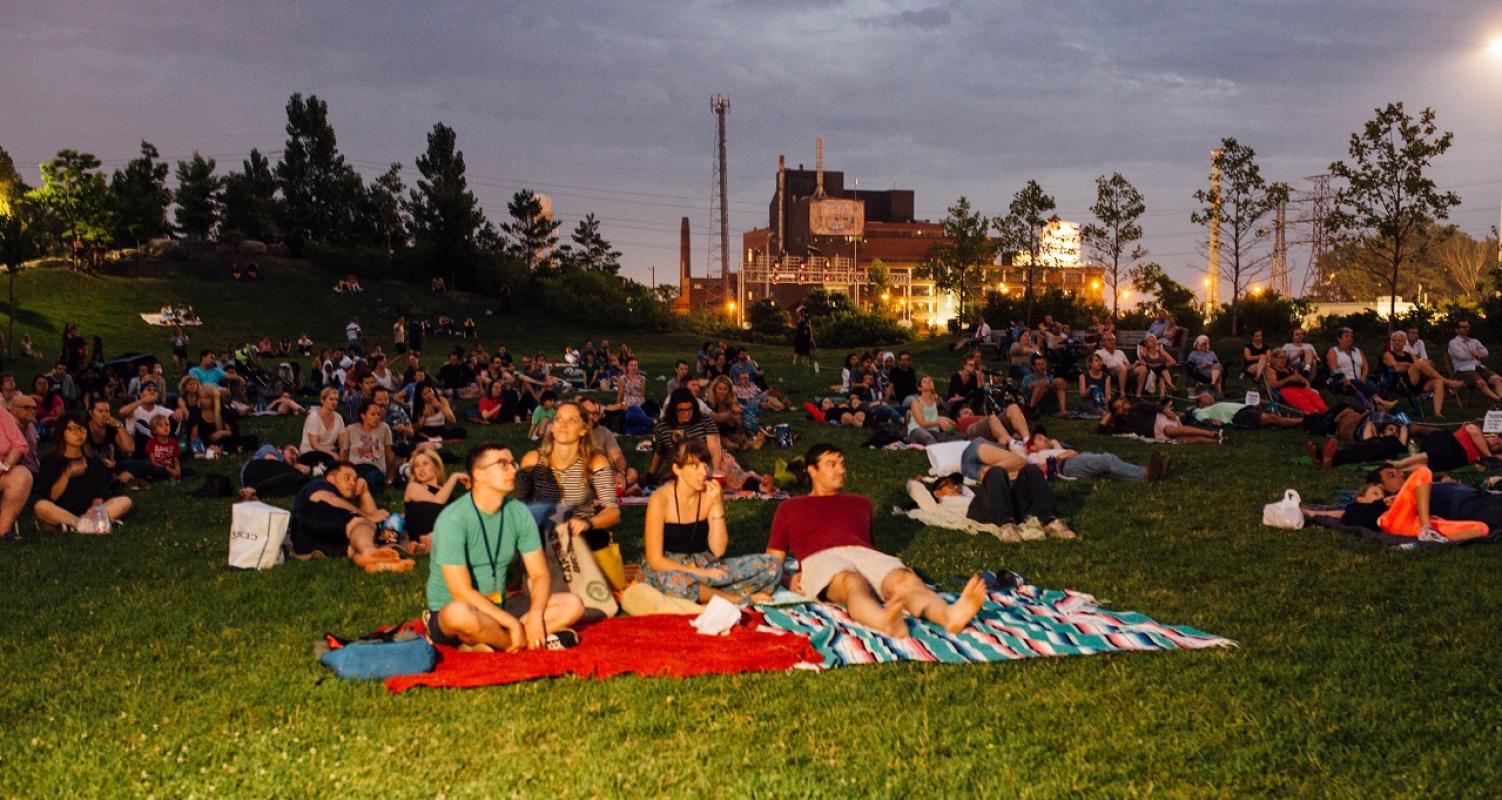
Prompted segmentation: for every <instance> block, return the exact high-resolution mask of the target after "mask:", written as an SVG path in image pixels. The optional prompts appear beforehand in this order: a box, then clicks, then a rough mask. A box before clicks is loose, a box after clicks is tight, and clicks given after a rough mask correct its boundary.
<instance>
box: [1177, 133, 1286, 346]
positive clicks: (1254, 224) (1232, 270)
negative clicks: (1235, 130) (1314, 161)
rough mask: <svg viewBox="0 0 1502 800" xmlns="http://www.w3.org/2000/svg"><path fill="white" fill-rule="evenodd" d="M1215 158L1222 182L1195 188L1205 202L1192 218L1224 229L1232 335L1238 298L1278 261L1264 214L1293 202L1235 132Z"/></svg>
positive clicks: (1223, 253)
mask: <svg viewBox="0 0 1502 800" xmlns="http://www.w3.org/2000/svg"><path fill="white" fill-rule="evenodd" d="M1214 162H1215V164H1214V166H1218V167H1219V169H1220V184H1219V185H1218V186H1216V187H1214V188H1213V189H1200V190H1199V191H1197V192H1195V193H1194V199H1195V200H1198V201H1199V202H1200V204H1201V206H1202V207H1201V208H1200V210H1198V211H1195V212H1193V213H1191V214H1190V215H1189V219H1190V221H1191V222H1193V223H1194V224H1196V225H1213V226H1215V227H1216V228H1218V229H1219V241H1220V250H1221V253H1220V277H1222V278H1224V279H1225V280H1228V281H1230V282H1231V335H1232V336H1235V335H1236V333H1237V322H1238V319H1237V302H1238V301H1239V300H1240V299H1241V296H1242V295H1243V294H1245V293H1246V291H1247V289H1249V288H1250V287H1251V285H1252V284H1253V283H1254V282H1255V281H1256V280H1257V279H1258V278H1259V277H1261V276H1262V275H1264V274H1265V273H1266V272H1267V268H1268V266H1269V265H1270V263H1271V261H1272V252H1271V251H1270V250H1266V249H1264V248H1263V245H1264V243H1265V242H1266V241H1267V238H1268V237H1269V236H1270V235H1272V233H1273V231H1272V229H1271V228H1269V227H1268V226H1266V225H1264V224H1263V220H1264V219H1266V218H1267V215H1268V214H1271V213H1273V211H1275V210H1276V209H1277V208H1278V206H1280V205H1282V204H1284V203H1287V202H1288V186H1287V184H1283V183H1276V182H1275V183H1268V182H1267V180H1266V179H1265V178H1263V177H1262V168H1261V167H1259V166H1258V165H1257V153H1256V151H1254V150H1252V148H1250V147H1247V146H1246V145H1244V144H1241V143H1240V142H1238V141H1236V139H1235V138H1230V137H1228V138H1225V139H1222V140H1220V151H1219V153H1218V154H1217V155H1216V156H1215V158H1214Z"/></svg>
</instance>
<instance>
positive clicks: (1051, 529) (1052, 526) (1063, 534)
mask: <svg viewBox="0 0 1502 800" xmlns="http://www.w3.org/2000/svg"><path fill="white" fill-rule="evenodd" d="M1043 531H1044V532H1045V533H1047V534H1048V535H1049V536H1050V537H1052V538H1054V539H1078V538H1080V537H1079V534H1077V533H1075V532H1074V531H1072V530H1070V529H1069V526H1068V525H1066V524H1065V523H1064V520H1063V519H1056V520H1054V521H1053V522H1050V523H1048V524H1047V525H1044V526H1043Z"/></svg>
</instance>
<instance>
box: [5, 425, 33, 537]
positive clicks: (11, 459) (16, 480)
mask: <svg viewBox="0 0 1502 800" xmlns="http://www.w3.org/2000/svg"><path fill="white" fill-rule="evenodd" d="M34 402H35V401H33V400H32V399H31V398H30V397H26V398H24V399H19V398H18V399H17V400H16V404H17V405H21V406H26V407H27V408H26V409H25V410H23V416H28V415H29V414H27V413H26V412H29V411H30V410H32V409H34V408H35V406H33V405H32V403H34ZM34 446H35V445H34V443H32V442H31V441H29V439H28V437H27V436H26V433H25V432H24V431H22V430H21V424H20V423H19V422H18V421H17V420H16V418H15V417H13V416H11V413H10V412H9V411H7V410H6V409H4V408H0V537H3V538H5V539H16V540H19V539H20V538H21V529H20V527H19V525H18V523H17V519H19V518H20V516H21V512H22V511H23V510H25V508H26V499H27V498H28V497H30V496H31V487H32V485H33V481H32V478H33V476H32V474H31V470H29V469H27V468H26V467H25V466H23V465H22V461H23V459H25V458H26V456H27V454H29V453H30V452H31V449H32V448H33V447H34Z"/></svg>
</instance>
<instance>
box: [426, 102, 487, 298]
mask: <svg viewBox="0 0 1502 800" xmlns="http://www.w3.org/2000/svg"><path fill="white" fill-rule="evenodd" d="M457 143H458V137H457V135H456V134H455V133H454V129H453V128H450V127H449V126H447V125H444V124H443V123H441V122H440V123H437V124H435V125H434V126H433V130H432V131H430V132H429V133H428V149H427V150H426V151H425V152H424V153H423V154H422V155H420V156H418V157H417V171H418V173H419V174H420V175H421V176H422V177H421V178H419V179H418V180H417V186H416V187H415V188H413V189H412V191H411V193H410V195H409V198H408V200H407V212H408V214H410V215H411V217H412V233H413V238H414V239H415V240H416V241H417V243H418V244H419V245H422V246H425V247H427V248H429V249H431V250H432V253H433V261H432V267H433V268H434V269H440V268H442V267H448V269H449V282H450V283H451V284H453V285H455V286H456V287H457V286H458V285H460V284H469V285H473V284H474V276H473V275H471V274H470V273H471V271H472V270H473V267H474V262H475V258H474V257H475V253H476V236H477V235H478V234H479V232H480V231H481V230H482V229H483V228H485V227H486V226H487V225H488V223H487V222H486V220H485V214H484V213H483V212H482V211H481V210H480V201H478V200H476V199H475V195H474V193H473V192H471V191H470V190H469V179H468V178H466V177H465V174H464V170H465V167H464V153H463V151H461V150H459V149H458V147H457ZM492 232H493V230H492ZM461 269H462V270H464V273H463V275H464V277H463V280H461V274H460V270H461Z"/></svg>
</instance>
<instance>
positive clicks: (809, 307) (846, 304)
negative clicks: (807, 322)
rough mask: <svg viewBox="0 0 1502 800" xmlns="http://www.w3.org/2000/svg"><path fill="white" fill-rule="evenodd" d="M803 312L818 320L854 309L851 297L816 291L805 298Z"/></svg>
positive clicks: (821, 290) (825, 290)
mask: <svg viewBox="0 0 1502 800" xmlns="http://www.w3.org/2000/svg"><path fill="white" fill-rule="evenodd" d="M803 310H804V312H805V313H807V314H808V316H809V317H810V318H811V319H817V318H819V317H829V316H834V315H836V314H843V313H846V312H849V311H853V310H854V309H853V308H852V307H851V305H850V295H848V294H844V293H842V292H831V291H829V290H828V289H815V290H813V291H812V292H809V293H808V295H807V296H805V297H804V298H803Z"/></svg>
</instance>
